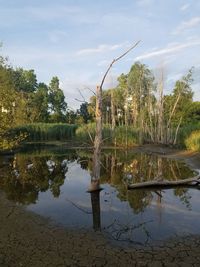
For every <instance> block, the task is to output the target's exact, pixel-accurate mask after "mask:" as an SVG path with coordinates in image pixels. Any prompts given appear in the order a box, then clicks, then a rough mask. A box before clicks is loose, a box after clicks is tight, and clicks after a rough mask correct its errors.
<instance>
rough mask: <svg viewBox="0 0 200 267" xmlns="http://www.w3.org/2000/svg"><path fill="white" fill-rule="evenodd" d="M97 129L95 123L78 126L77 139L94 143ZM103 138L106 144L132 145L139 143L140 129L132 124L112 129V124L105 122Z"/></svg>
mask: <svg viewBox="0 0 200 267" xmlns="http://www.w3.org/2000/svg"><path fill="white" fill-rule="evenodd" d="M95 129H96V126H95V123H90V124H85V125H82V126H80V127H78V128H77V130H76V140H78V141H82V142H83V143H89V144H91V145H92V142H93V141H94V138H95ZM102 138H103V141H104V142H103V143H104V145H115V146H128V147H130V146H134V145H136V144H137V143H138V131H137V130H136V129H135V128H133V127H131V126H129V127H127V128H126V127H125V126H118V127H116V128H115V129H114V130H113V131H112V130H111V127H110V125H107V124H104V125H103V131H102Z"/></svg>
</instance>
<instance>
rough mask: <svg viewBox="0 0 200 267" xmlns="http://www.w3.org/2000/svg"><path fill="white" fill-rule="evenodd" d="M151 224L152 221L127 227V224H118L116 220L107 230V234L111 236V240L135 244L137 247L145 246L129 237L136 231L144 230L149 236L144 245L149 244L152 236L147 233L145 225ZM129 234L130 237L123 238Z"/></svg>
mask: <svg viewBox="0 0 200 267" xmlns="http://www.w3.org/2000/svg"><path fill="white" fill-rule="evenodd" d="M150 222H152V221H147V222H143V223H139V224H137V225H126V224H124V225H123V224H120V223H118V222H117V220H114V222H113V223H112V224H110V225H109V226H107V227H106V229H108V232H107V233H108V234H110V235H111V238H112V239H114V240H116V241H125V242H130V243H134V244H137V245H144V244H143V243H142V242H138V241H134V240H133V239H131V238H130V237H129V236H130V234H133V231H134V230H136V229H139V228H142V230H143V231H144V233H145V234H146V236H147V238H146V240H145V242H144V243H145V244H147V243H148V241H149V239H150V238H151V236H150V234H149V232H148V231H147V229H146V228H145V225H146V224H147V223H150ZM110 229H111V230H110ZM127 234H129V236H127V237H126V236H125V237H123V236H124V235H127Z"/></svg>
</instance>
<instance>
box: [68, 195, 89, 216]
mask: <svg viewBox="0 0 200 267" xmlns="http://www.w3.org/2000/svg"><path fill="white" fill-rule="evenodd" d="M66 201H68V202H70V203H71V204H72V205H73V206H74V207H75V208H77V209H79V210H81V211H82V212H84V213H86V214H92V211H87V210H85V209H83V208H82V207H80V206H79V205H77V204H75V203H74V202H73V201H71V200H70V199H68V198H66Z"/></svg>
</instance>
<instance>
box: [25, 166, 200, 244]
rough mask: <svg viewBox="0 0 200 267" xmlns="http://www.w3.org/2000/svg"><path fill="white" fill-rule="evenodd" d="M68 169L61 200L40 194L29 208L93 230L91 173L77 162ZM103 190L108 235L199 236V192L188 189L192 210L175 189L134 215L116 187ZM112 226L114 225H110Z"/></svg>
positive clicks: (104, 226) (141, 237) (104, 227)
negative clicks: (121, 198)
mask: <svg viewBox="0 0 200 267" xmlns="http://www.w3.org/2000/svg"><path fill="white" fill-rule="evenodd" d="M68 168H69V169H68V172H67V174H66V179H65V182H64V185H63V186H62V187H61V194H60V196H59V198H54V197H53V196H52V194H51V193H50V192H49V191H47V192H43V193H40V194H39V199H38V201H37V203H36V204H34V205H29V206H28V209H29V210H32V211H34V212H36V213H39V214H41V215H43V216H47V217H49V218H51V219H52V220H53V221H55V222H56V223H59V224H61V225H64V226H67V227H73V228H77V227H78V228H86V229H91V228H92V214H91V212H92V207H91V199H90V194H89V193H87V192H86V191H87V189H88V187H89V184H90V174H89V172H88V171H86V170H83V169H81V167H80V165H79V164H77V163H76V162H73V163H70V164H69V165H68ZM102 187H103V189H104V190H102V191H101V193H100V206H101V227H102V230H103V231H105V232H106V233H107V234H108V236H110V232H112V231H114V232H115V231H117V230H118V231H121V229H124V232H125V233H126V234H125V235H123V234H122V235H121V239H122V240H123V239H126V238H127V237H128V238H130V239H131V240H136V241H140V242H144V241H145V240H146V238H147V235H148V234H149V235H150V237H151V238H152V240H163V239H165V238H168V237H172V236H174V235H176V234H178V235H181V234H195V233H200V228H199V218H200V217H199V215H200V207H199V203H198V200H199V191H198V190H195V189H189V190H188V192H187V194H188V195H190V197H191V198H190V200H189V201H190V206H189V207H186V204H184V203H183V202H181V201H180V199H179V198H178V197H176V196H175V195H174V193H173V190H174V189H167V190H163V192H162V197H161V200H160V198H159V196H158V195H157V194H156V193H152V194H153V198H152V200H151V201H150V204H149V205H147V207H145V208H144V211H143V212H139V213H137V214H136V213H135V214H134V211H133V209H132V208H131V207H130V205H129V202H127V201H121V200H120V199H119V198H118V197H117V194H118V192H117V189H116V188H115V187H112V186H111V185H109V184H102ZM131 194H135V191H129V192H127V195H129V196H130V195H131ZM160 201H161V202H160ZM143 223H145V224H144V225H141V226H140V227H138V228H137V227H136V229H134V230H133V231H132V232H131V231H128V230H127V231H126V229H128V228H129V229H130V228H131V227H135V226H139V225H140V224H143ZM112 224H113V226H110V225H112ZM108 226H109V228H107V227H108ZM113 229H114V230H113ZM116 229H117V230H116ZM122 232H123V231H122ZM147 232H148V233H147ZM130 235H131V237H130ZM150 242H151V239H150Z"/></svg>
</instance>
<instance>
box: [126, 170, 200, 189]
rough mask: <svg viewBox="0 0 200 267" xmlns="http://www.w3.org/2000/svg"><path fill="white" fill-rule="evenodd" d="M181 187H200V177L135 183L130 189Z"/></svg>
mask: <svg viewBox="0 0 200 267" xmlns="http://www.w3.org/2000/svg"><path fill="white" fill-rule="evenodd" d="M180 185H193V186H199V185H200V175H199V174H198V175H196V176H194V177H192V178H188V179H183V180H176V181H169V180H158V181H156V180H154V181H147V182H143V183H135V184H130V185H128V189H139V188H150V187H152V188H153V187H160V188H165V187H175V186H180Z"/></svg>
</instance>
